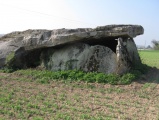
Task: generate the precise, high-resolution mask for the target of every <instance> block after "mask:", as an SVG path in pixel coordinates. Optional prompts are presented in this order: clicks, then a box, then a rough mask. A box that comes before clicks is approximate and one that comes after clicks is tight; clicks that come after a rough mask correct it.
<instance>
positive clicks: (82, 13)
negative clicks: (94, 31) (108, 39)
mask: <svg viewBox="0 0 159 120" xmlns="http://www.w3.org/2000/svg"><path fill="white" fill-rule="evenodd" d="M109 24H135V25H142V26H143V27H144V34H143V35H140V36H137V37H136V38H134V40H135V43H136V44H137V45H143V46H148V45H151V41H152V40H153V39H155V40H159V0H0V34H7V33H10V32H13V31H23V30H27V29H50V30H52V29H58V28H87V27H88V28H95V27H97V26H104V25H109Z"/></svg>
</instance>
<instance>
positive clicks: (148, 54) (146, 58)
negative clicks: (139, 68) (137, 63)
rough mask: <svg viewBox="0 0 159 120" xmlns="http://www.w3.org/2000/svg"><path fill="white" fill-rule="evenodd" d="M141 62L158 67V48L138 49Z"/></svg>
mask: <svg viewBox="0 0 159 120" xmlns="http://www.w3.org/2000/svg"><path fill="white" fill-rule="evenodd" d="M139 54H140V57H141V60H142V63H144V64H147V65H148V66H151V67H157V68H159V50H140V51H139Z"/></svg>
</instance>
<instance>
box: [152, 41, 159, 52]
mask: <svg viewBox="0 0 159 120" xmlns="http://www.w3.org/2000/svg"><path fill="white" fill-rule="evenodd" d="M152 44H153V48H154V49H155V50H159V41H157V40H152Z"/></svg>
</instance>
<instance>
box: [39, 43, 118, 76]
mask: <svg viewBox="0 0 159 120" xmlns="http://www.w3.org/2000/svg"><path fill="white" fill-rule="evenodd" d="M41 57H42V60H43V61H42V64H43V65H44V66H45V67H46V68H47V69H49V70H52V71H58V70H72V69H78V70H79V69H80V70H84V71H87V72H88V71H91V72H95V71H98V72H104V73H114V72H115V70H116V68H117V60H116V59H117V57H116V54H115V53H114V52H113V51H112V50H111V49H110V48H108V47H105V46H101V45H95V46H90V45H88V44H84V43H79V44H73V45H68V46H65V47H63V48H61V49H47V50H45V51H43V53H42V56H41Z"/></svg>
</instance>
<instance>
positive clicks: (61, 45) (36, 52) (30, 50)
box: [0, 25, 144, 74]
mask: <svg viewBox="0 0 159 120" xmlns="http://www.w3.org/2000/svg"><path fill="white" fill-rule="evenodd" d="M143 32H144V30H143V27H142V26H140V25H107V26H100V27H96V28H94V29H92V28H78V29H56V30H26V31H23V32H12V33H10V34H6V35H4V36H2V37H0V68H3V67H6V66H7V67H13V68H18V69H22V68H30V67H37V66H43V67H44V68H46V69H49V70H52V71H57V70H72V69H78V70H83V71H87V72H90V71H96V72H103V73H117V74H123V73H125V72H127V71H129V70H130V69H131V68H132V67H134V66H136V65H138V64H140V63H141V61H140V58H139V55H138V52H137V48H136V45H135V43H134V40H133V38H134V37H136V36H137V35H141V34H143Z"/></svg>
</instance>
